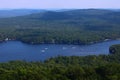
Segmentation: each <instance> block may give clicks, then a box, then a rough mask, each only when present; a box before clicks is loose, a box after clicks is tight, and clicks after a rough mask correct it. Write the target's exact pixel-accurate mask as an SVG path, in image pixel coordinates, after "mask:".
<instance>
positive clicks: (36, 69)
mask: <svg viewBox="0 0 120 80" xmlns="http://www.w3.org/2000/svg"><path fill="white" fill-rule="evenodd" d="M111 48H112V49H115V50H116V52H115V53H114V54H113V53H111V54H109V55H99V56H94V55H93V56H85V57H78V56H71V57H65V56H64V57H62V56H58V57H56V58H50V59H48V60H46V61H44V62H26V61H10V62H6V63H0V80H120V52H119V51H120V45H113V46H111V47H110V50H111Z"/></svg>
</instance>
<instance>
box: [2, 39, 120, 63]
mask: <svg viewBox="0 0 120 80" xmlns="http://www.w3.org/2000/svg"><path fill="white" fill-rule="evenodd" d="M113 44H120V40H112V41H106V42H101V43H96V44H92V45H59V44H39V45H30V44H25V43H22V42H20V41H7V42H3V43H0V62H7V61H11V60H26V61H43V60H45V59H48V58H50V57H55V56H58V55H59V56H86V55H100V54H106V55H107V54H109V47H110V46H111V45H113Z"/></svg>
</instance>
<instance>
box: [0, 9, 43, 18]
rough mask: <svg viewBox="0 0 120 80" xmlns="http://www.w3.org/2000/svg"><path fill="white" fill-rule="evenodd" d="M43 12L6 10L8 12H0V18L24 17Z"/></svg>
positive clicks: (35, 10)
mask: <svg viewBox="0 0 120 80" xmlns="http://www.w3.org/2000/svg"><path fill="white" fill-rule="evenodd" d="M44 11H45V10H37V9H8V10H0V18H8V17H16V16H24V15H29V14H33V13H39V12H44Z"/></svg>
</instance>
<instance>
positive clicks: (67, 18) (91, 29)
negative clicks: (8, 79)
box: [0, 9, 120, 45]
mask: <svg viewBox="0 0 120 80" xmlns="http://www.w3.org/2000/svg"><path fill="white" fill-rule="evenodd" d="M119 14H120V11H112V10H100V9H83V10H82V9H78V10H70V11H62V12H55V11H46V12H41V13H34V14H30V15H26V16H17V17H11V18H0V41H4V40H5V39H7V38H8V39H10V40H19V41H22V42H25V43H29V44H43V43H45V44H52V43H55V44H78V45H79V44H91V43H96V42H100V41H104V40H109V39H117V38H120V26H119V25H120V15H119Z"/></svg>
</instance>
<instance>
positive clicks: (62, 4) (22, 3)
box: [0, 0, 120, 9]
mask: <svg viewBox="0 0 120 80" xmlns="http://www.w3.org/2000/svg"><path fill="white" fill-rule="evenodd" d="M119 4H120V1H119V0H90V1H88V0H84V1H80V0H74V1H73V0H65V1H64V0H59V1H56V0H44V1H38V0H18V1H16V0H11V1H9V0H0V9H91V8H92V9H120V5H119Z"/></svg>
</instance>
